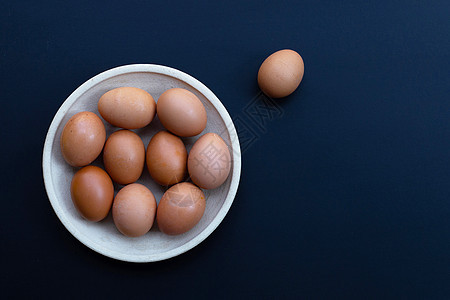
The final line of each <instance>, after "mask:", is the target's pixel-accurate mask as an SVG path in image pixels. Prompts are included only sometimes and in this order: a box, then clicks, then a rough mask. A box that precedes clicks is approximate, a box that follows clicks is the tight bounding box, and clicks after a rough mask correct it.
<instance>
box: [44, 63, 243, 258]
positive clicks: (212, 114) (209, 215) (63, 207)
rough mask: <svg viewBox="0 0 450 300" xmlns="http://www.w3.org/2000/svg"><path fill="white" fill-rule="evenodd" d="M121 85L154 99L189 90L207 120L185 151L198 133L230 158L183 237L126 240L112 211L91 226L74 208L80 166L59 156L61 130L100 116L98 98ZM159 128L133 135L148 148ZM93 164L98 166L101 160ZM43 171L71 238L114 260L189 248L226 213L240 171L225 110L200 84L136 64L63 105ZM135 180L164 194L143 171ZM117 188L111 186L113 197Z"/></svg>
mask: <svg viewBox="0 0 450 300" xmlns="http://www.w3.org/2000/svg"><path fill="white" fill-rule="evenodd" d="M122 86H133V87H137V88H141V89H143V90H146V91H147V92H149V93H150V94H151V95H152V96H153V98H154V99H155V100H156V99H158V98H159V96H160V95H161V94H162V93H163V92H164V91H166V90H168V89H170V88H175V87H179V88H184V89H187V90H189V91H191V92H193V93H194V94H195V95H197V96H198V98H199V99H200V100H201V101H202V103H203V105H204V106H205V109H206V112H207V115H208V122H207V125H206V128H205V130H204V131H203V132H202V133H201V134H199V135H198V136H195V137H191V138H183V141H184V143H185V145H186V148H187V150H188V151H189V150H190V148H191V147H192V145H193V144H194V142H195V141H196V140H197V139H198V138H199V137H200V136H201V135H202V134H205V133H208V132H215V133H217V134H219V135H220V136H221V137H222V138H223V140H224V141H225V143H226V144H227V145H228V148H229V150H230V153H231V158H232V163H231V171H230V175H229V177H228V179H227V180H226V181H225V183H224V184H223V185H221V186H220V187H218V188H216V189H214V190H203V191H204V193H205V196H206V209H205V213H204V215H203V217H202V219H201V220H200V222H199V223H198V224H197V225H196V226H195V227H194V228H193V229H191V230H190V231H188V232H186V233H184V234H181V235H178V236H169V235H165V234H163V233H162V232H160V231H159V230H158V228H157V225H156V224H155V225H154V226H153V227H152V229H151V230H150V232H148V233H147V234H145V235H143V236H141V237H137V238H130V237H126V236H124V235H122V234H121V233H120V232H119V231H118V230H117V229H116V227H115V225H114V222H113V220H112V217H111V213H110V214H109V215H108V217H107V218H106V219H104V220H102V221H101V222H98V223H93V222H89V221H86V220H85V219H83V218H82V217H81V216H80V215H79V213H78V212H77V211H76V209H75V207H74V206H73V203H72V200H71V197H70V183H71V180H72V177H73V175H74V174H75V172H76V171H78V170H79V168H74V167H71V166H70V165H68V164H67V163H66V162H65V161H64V159H63V157H62V154H61V150H60V136H61V132H62V129H63V127H64V125H65V124H66V122H67V121H68V120H69V119H70V118H71V117H72V116H73V115H75V114H76V113H78V112H80V111H86V110H87V111H92V112H94V113H96V114H97V115H98V116H100V114H99V113H98V109H97V102H98V99H99V98H100V97H101V96H102V95H103V94H104V93H105V92H107V91H109V90H111V89H114V88H117V87H122ZM102 120H103V119H102ZM103 123H104V124H105V127H106V134H107V136H109V135H110V134H111V133H112V132H114V131H116V130H117V129H118V128H116V127H113V126H112V125H110V124H108V123H107V122H106V121H104V120H103ZM160 130H164V127H163V126H162V125H161V123H160V122H159V120H158V118H157V117H156V118H155V119H154V120H153V121H152V122H151V123H150V125H148V126H146V127H144V128H142V129H138V130H133V131H134V132H136V133H137V134H139V136H140V137H141V138H142V140H143V142H144V145H145V146H146V147H147V145H148V142H149V141H150V139H151V137H152V136H153V135H154V134H155V133H156V132H158V131H160ZM93 164H94V165H98V166H102V160H101V156H100V157H99V158H97V160H96V161H94V163H93ZM42 167H43V175H44V182H45V188H46V190H47V195H48V198H49V199H50V203H51V205H52V207H53V209H54V211H55V213H56V215H57V216H58V218H59V219H60V220H61V222H62V223H63V224H64V226H65V227H66V228H67V230H69V231H70V233H71V234H73V236H75V237H76V238H77V239H78V240H79V241H80V242H82V243H83V244H84V245H86V246H87V247H89V248H91V249H92V250H95V251H97V252H98V253H101V254H103V255H106V256H109V257H111V258H114V259H118V260H123V261H129V262H152V261H159V260H164V259H168V258H171V257H174V256H176V255H179V254H181V253H184V252H186V251H188V250H189V249H192V248H193V247H195V246H196V245H198V244H199V243H200V242H202V241H203V240H204V239H205V238H207V237H208V236H209V235H210V234H211V233H212V232H213V231H214V229H216V227H217V226H218V225H219V224H220V222H221V221H222V220H223V218H224V217H225V215H226V214H227V212H228V210H229V209H230V206H231V204H232V202H233V200H234V197H235V195H236V191H237V188H238V185H239V178H240V173H241V152H240V147H239V139H238V136H237V134H236V129H235V127H234V124H233V122H232V120H231V118H230V116H229V114H228V112H227V110H226V109H225V107H224V106H223V105H222V103H221V102H220V100H219V99H218V98H217V97H216V96H215V95H214V94H213V93H212V92H211V91H210V90H209V89H208V88H207V87H206V86H205V85H203V84H202V83H201V82H200V81H198V80H197V79H195V78H193V77H191V76H189V75H187V74H186V73H183V72H181V71H178V70H176V69H173V68H169V67H165V66H159V65H151V64H137V65H127V66H121V67H117V68H114V69H111V70H108V71H105V72H103V73H101V74H99V75H97V76H95V77H93V78H91V79H89V80H88V81H86V82H85V83H84V84H82V85H81V86H80V87H79V88H77V89H76V90H75V91H74V92H73V93H72V94H71V95H70V96H69V97H68V98H67V99H66V101H64V103H63V104H62V105H61V107H60V108H59V110H58V112H57V113H56V115H55V117H54V118H53V121H52V123H51V125H50V128H49V130H48V133H47V137H46V139H45V144H44V151H43V159H42ZM137 182H139V183H142V184H144V185H145V186H147V187H148V188H149V189H150V190H151V191H152V192H153V194H154V195H155V198H156V199H157V202H159V199H161V197H162V195H163V193H164V192H165V190H166V188H165V187H162V186H160V185H158V184H156V183H155V182H154V181H153V180H152V179H151V177H150V175H149V173H148V171H147V169H146V168H144V172H143V173H142V176H141V178H140V179H139V180H138V181H137ZM121 187H122V186H120V185H115V193H117V191H118V190H119V189H120V188H121Z"/></svg>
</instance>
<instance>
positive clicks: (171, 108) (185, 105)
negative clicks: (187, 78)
mask: <svg viewBox="0 0 450 300" xmlns="http://www.w3.org/2000/svg"><path fill="white" fill-rule="evenodd" d="M156 111H157V113H158V117H159V120H160V121H161V123H162V124H163V125H164V127H165V128H167V130H169V131H170V132H172V133H174V134H176V135H178V136H183V137H188V136H194V135H197V134H200V133H201V132H202V131H203V130H204V129H205V127H206V122H207V117H206V110H205V107H204V106H203V104H202V102H201V101H200V99H198V97H197V96H196V95H194V94H193V93H191V92H190V91H188V90H186V89H181V88H173V89H170V90H167V91H165V92H164V93H163V94H162V95H161V96H160V97H159V99H158V102H157V104H156Z"/></svg>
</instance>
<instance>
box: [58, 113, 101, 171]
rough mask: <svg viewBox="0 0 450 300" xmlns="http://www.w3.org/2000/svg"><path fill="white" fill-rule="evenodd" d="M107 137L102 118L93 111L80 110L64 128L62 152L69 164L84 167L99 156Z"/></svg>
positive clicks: (61, 143)
mask: <svg viewBox="0 0 450 300" xmlns="http://www.w3.org/2000/svg"><path fill="white" fill-rule="evenodd" d="M105 139H106V130H105V125H103V122H102V120H101V119H100V118H99V117H98V116H97V115H96V114H94V113H93V112H90V111H83V112H79V113H77V114H76V115H74V116H73V117H72V118H70V119H69V121H67V123H66V125H65V126H64V128H63V131H62V133H61V140H60V145H61V152H62V155H63V157H64V159H65V160H66V162H67V163H68V164H69V165H71V166H74V167H83V166H86V165H88V164H90V163H91V162H93V161H94V160H95V159H96V158H97V157H98V156H99V154H100V153H101V152H102V149H103V145H104V144H105Z"/></svg>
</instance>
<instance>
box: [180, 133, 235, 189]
mask: <svg viewBox="0 0 450 300" xmlns="http://www.w3.org/2000/svg"><path fill="white" fill-rule="evenodd" d="M230 169H231V155H230V151H229V150H228V147H227V145H226V144H225V142H224V141H223V140H222V138H221V137H220V136H219V135H217V134H215V133H207V134H204V135H202V136H201V137H200V138H199V139H198V140H197V141H196V142H195V144H194V146H193V147H192V149H191V151H190V152H189V157H188V171H189V176H190V177H191V179H192V181H193V182H194V183H195V184H196V185H198V186H199V187H201V188H204V189H215V188H217V187H218V186H220V185H221V184H222V183H224V182H225V180H226V179H227V177H228V174H229V173H230Z"/></svg>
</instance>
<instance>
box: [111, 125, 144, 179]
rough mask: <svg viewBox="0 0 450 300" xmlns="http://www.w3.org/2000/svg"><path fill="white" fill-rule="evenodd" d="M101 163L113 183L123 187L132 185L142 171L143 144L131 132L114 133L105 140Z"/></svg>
mask: <svg viewBox="0 0 450 300" xmlns="http://www.w3.org/2000/svg"><path fill="white" fill-rule="evenodd" d="M103 163H104V164H105V169H106V171H107V172H108V174H109V175H110V176H111V178H112V179H113V180H114V181H115V182H117V183H120V184H124V185H125V184H129V183H133V182H135V181H136V180H138V179H139V177H140V176H141V174H142V170H143V169H144V164H145V146H144V143H143V142H142V140H141V138H140V137H139V136H138V135H137V134H136V133H134V132H132V131H129V130H125V129H124V130H119V131H116V132H114V133H113V134H111V135H110V136H109V138H108V139H107V140H106V144H105V149H104V150H103Z"/></svg>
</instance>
